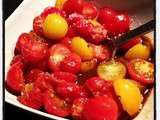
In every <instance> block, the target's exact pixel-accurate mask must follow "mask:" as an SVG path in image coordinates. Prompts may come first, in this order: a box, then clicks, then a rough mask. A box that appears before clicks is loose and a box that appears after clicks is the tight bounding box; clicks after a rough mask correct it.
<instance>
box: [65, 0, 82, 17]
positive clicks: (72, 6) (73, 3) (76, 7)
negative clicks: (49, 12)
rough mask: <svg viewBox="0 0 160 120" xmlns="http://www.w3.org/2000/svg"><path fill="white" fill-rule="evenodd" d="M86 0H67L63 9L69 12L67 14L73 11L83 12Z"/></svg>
mask: <svg viewBox="0 0 160 120" xmlns="http://www.w3.org/2000/svg"><path fill="white" fill-rule="evenodd" d="M83 2H84V0H67V1H66V2H65V3H64V4H63V10H64V11H65V12H66V13H67V15H69V14H71V13H73V12H78V13H79V12H81V9H82V5H83Z"/></svg>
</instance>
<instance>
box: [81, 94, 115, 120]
mask: <svg viewBox="0 0 160 120" xmlns="http://www.w3.org/2000/svg"><path fill="white" fill-rule="evenodd" d="M82 113H83V116H84V118H85V119H86V120H117V119H118V106H117V104H116V102H115V101H114V100H113V99H112V98H110V97H107V96H98V97H95V98H93V99H89V100H88V102H87V103H86V104H85V105H84V110H83V112H82Z"/></svg>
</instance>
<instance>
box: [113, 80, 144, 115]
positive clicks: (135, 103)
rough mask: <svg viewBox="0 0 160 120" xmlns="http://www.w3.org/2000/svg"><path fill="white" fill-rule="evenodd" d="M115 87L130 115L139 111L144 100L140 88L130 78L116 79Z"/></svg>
mask: <svg viewBox="0 0 160 120" xmlns="http://www.w3.org/2000/svg"><path fill="white" fill-rule="evenodd" d="M113 87H114V90H115V93H116V95H117V96H118V97H119V99H120V102H121V104H122V106H123V109H124V110H125V111H126V112H127V113H128V114H129V115H130V116H133V115H135V114H136V113H138V111H139V110H140V107H141V103H142V100H143V97H142V94H141V92H140V90H139V88H138V87H137V86H136V85H135V84H134V83H133V82H131V80H129V79H117V80H115V81H114V83H113Z"/></svg>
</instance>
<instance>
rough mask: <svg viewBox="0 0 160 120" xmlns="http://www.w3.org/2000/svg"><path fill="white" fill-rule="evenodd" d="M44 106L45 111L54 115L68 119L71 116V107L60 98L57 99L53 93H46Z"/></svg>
mask: <svg viewBox="0 0 160 120" xmlns="http://www.w3.org/2000/svg"><path fill="white" fill-rule="evenodd" d="M43 104H44V108H45V110H46V111H47V112H48V113H49V114H52V115H56V116H60V117H66V116H68V115H69V114H70V107H69V105H68V104H67V103H66V102H65V101H64V100H62V99H60V98H59V97H57V96H56V95H55V94H54V93H53V91H46V92H45V93H44V96H43Z"/></svg>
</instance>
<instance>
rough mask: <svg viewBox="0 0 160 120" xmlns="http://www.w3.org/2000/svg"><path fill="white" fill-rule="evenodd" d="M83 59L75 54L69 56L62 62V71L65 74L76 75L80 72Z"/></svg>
mask: <svg viewBox="0 0 160 120" xmlns="http://www.w3.org/2000/svg"><path fill="white" fill-rule="evenodd" d="M80 67H81V58H80V56H78V55H77V54H75V53H70V54H68V55H67V56H66V57H65V58H64V60H63V61H62V62H61V69H62V71H65V72H70V73H73V74H76V73H78V72H79V71H80Z"/></svg>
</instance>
